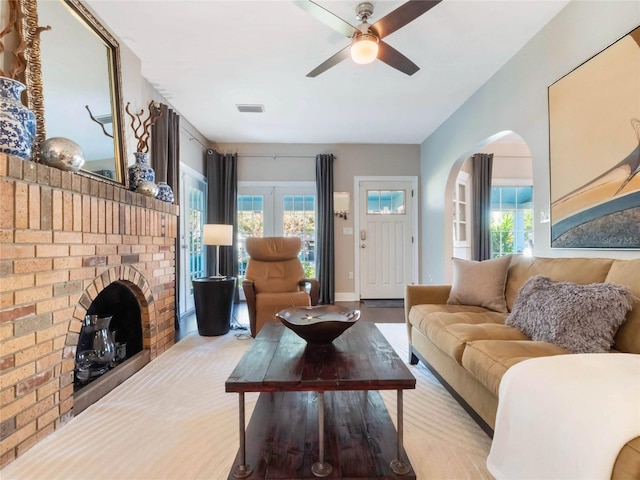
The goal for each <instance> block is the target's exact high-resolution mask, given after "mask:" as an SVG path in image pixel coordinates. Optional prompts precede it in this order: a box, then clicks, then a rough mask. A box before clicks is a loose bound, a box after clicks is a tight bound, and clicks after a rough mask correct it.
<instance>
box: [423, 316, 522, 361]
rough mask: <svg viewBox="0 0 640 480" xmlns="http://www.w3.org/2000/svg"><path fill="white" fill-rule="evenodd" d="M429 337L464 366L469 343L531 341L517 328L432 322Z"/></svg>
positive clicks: (428, 328) (429, 327) (496, 324)
mask: <svg viewBox="0 0 640 480" xmlns="http://www.w3.org/2000/svg"><path fill="white" fill-rule="evenodd" d="M476 315H478V314H476ZM427 337H428V338H429V339H430V340H431V341H432V342H433V343H434V344H435V345H436V346H437V347H438V348H439V349H440V350H442V351H443V352H444V353H446V354H447V355H449V356H450V357H451V358H453V359H455V360H456V362H458V363H459V364H462V353H463V352H464V348H465V346H466V344H467V343H469V342H473V341H476V340H529V337H527V336H526V335H525V334H523V333H522V332H521V331H520V330H518V329H517V328H513V327H509V326H507V325H503V324H501V323H477V324H473V323H454V324H451V325H442V324H439V323H438V322H432V323H430V324H429V326H428V327H427Z"/></svg>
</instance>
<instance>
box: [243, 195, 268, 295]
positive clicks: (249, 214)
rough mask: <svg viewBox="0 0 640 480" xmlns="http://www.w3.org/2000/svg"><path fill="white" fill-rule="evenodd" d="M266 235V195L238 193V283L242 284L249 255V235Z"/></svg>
mask: <svg viewBox="0 0 640 480" xmlns="http://www.w3.org/2000/svg"><path fill="white" fill-rule="evenodd" d="M263 235H264V197H263V196H262V195H238V238H237V240H238V285H242V280H244V274H245V272H246V270H247V261H248V260H249V255H248V254H247V250H246V249H245V246H244V240H245V239H246V238H247V237H262V236H263Z"/></svg>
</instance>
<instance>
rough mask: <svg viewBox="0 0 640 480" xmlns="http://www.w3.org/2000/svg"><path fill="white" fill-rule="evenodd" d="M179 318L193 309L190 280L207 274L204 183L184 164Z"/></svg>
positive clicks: (181, 166) (203, 180) (181, 204)
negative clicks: (203, 233)
mask: <svg viewBox="0 0 640 480" xmlns="http://www.w3.org/2000/svg"><path fill="white" fill-rule="evenodd" d="M180 172H181V185H180V281H179V283H180V287H179V288H180V317H182V316H183V315H185V314H189V313H191V312H193V311H194V310H195V303H194V300H193V286H192V283H191V280H192V279H194V278H199V277H204V276H205V275H206V273H207V256H206V248H205V247H204V245H203V243H202V226H203V225H204V224H205V223H207V222H206V218H207V183H206V182H205V178H204V177H203V176H202V175H200V174H199V173H197V172H196V171H195V170H192V169H190V168H189V167H187V166H186V165H180Z"/></svg>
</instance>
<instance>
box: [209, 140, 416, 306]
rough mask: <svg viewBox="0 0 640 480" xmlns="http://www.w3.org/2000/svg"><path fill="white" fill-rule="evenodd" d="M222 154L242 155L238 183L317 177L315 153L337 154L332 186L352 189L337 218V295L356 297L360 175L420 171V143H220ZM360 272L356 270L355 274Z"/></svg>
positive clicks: (337, 190)
mask: <svg viewBox="0 0 640 480" xmlns="http://www.w3.org/2000/svg"><path fill="white" fill-rule="evenodd" d="M214 148H216V149H217V150H218V151H219V152H221V153H233V152H237V153H238V181H315V156H316V155H317V154H319V153H333V154H334V155H335V156H336V160H335V161H334V164H333V185H334V191H336V192H349V193H350V196H351V205H350V208H349V215H347V220H343V219H340V218H336V219H335V245H336V297H338V298H339V299H340V298H347V297H353V296H354V295H357V292H355V281H354V280H353V279H349V277H348V272H354V273H355V272H357V269H356V265H355V252H354V239H353V235H344V234H343V228H345V227H351V228H352V229H353V223H354V222H353V195H354V192H353V182H354V177H356V176H415V177H418V175H419V165H420V164H419V162H420V148H419V146H418V145H372V144H367V145H360V144H358V145H355V144H264V143H260V144H258V143H250V144H225V143H221V144H216V145H215V146H214ZM356 274H357V273H356Z"/></svg>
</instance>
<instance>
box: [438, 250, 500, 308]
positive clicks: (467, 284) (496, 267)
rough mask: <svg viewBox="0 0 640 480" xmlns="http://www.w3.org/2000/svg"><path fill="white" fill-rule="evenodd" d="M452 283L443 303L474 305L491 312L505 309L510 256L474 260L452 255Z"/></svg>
mask: <svg viewBox="0 0 640 480" xmlns="http://www.w3.org/2000/svg"><path fill="white" fill-rule="evenodd" d="M451 260H452V261H453V284H452V285H451V292H450V293H449V299H448V300H447V303H448V304H450V305H475V306H478V307H484V308H488V309H489V310H493V311H495V312H504V313H506V312H508V310H507V303H506V301H505V298H504V285H505V283H506V282H507V271H508V270H509V265H510V264H511V256H506V257H499V258H495V259H493V260H485V261H483V262H477V261H474V260H463V259H461V258H452V259H451Z"/></svg>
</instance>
